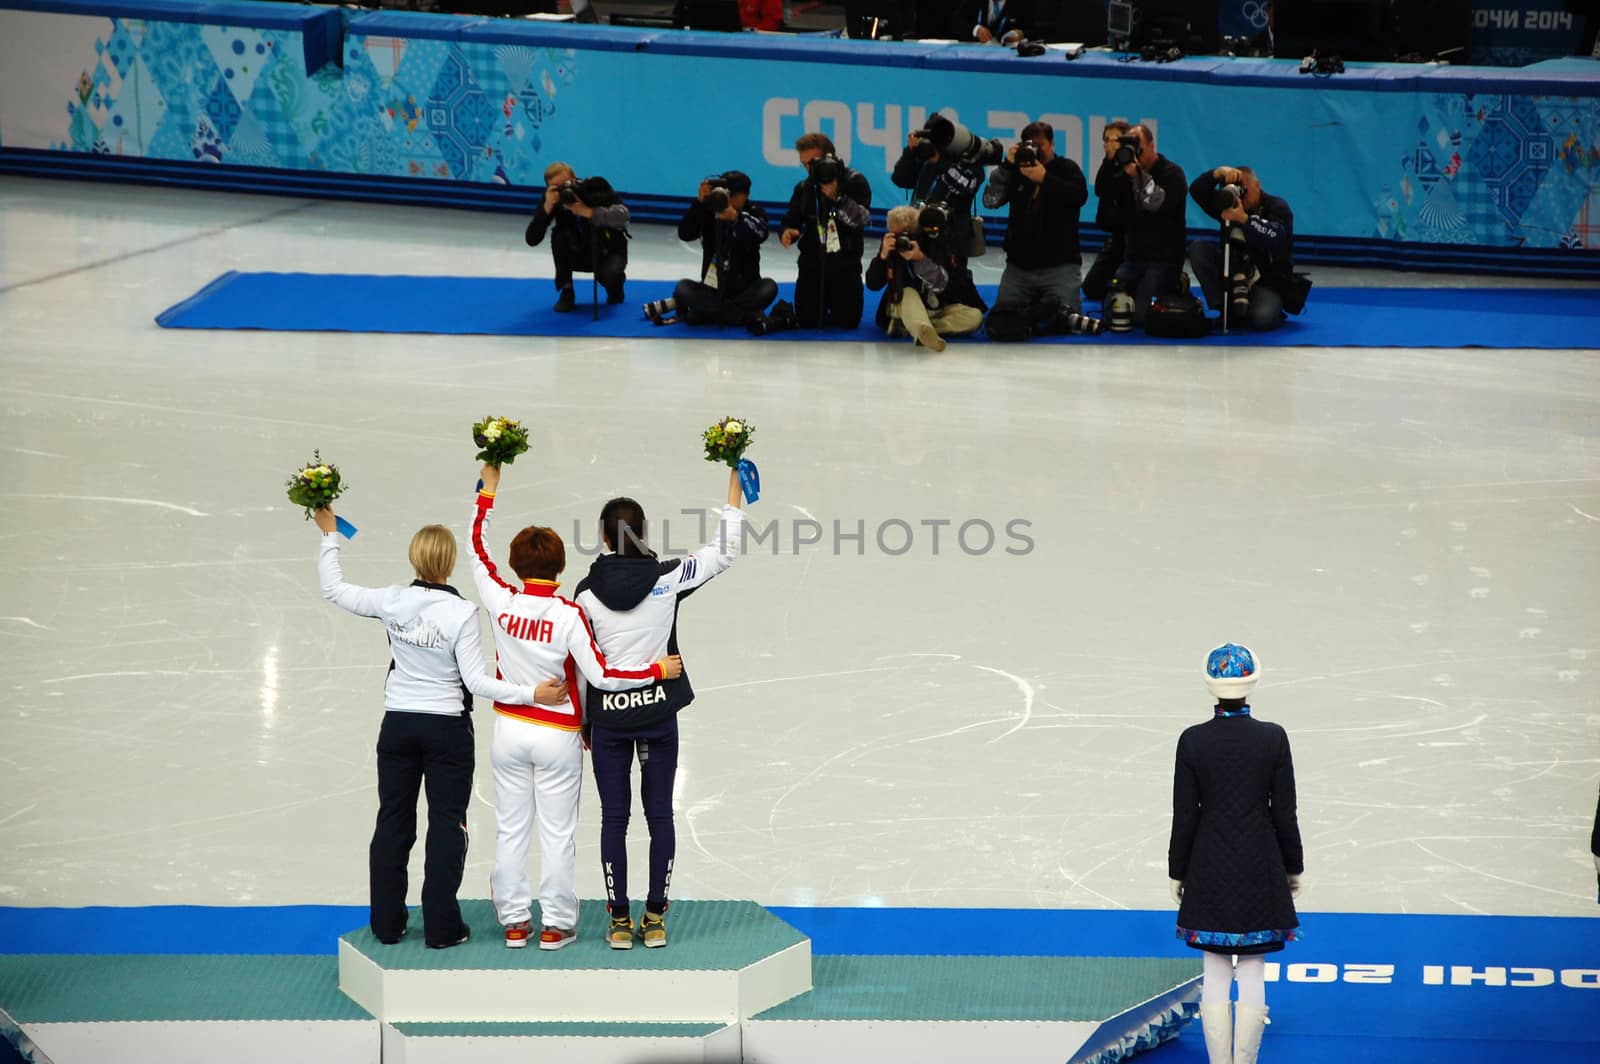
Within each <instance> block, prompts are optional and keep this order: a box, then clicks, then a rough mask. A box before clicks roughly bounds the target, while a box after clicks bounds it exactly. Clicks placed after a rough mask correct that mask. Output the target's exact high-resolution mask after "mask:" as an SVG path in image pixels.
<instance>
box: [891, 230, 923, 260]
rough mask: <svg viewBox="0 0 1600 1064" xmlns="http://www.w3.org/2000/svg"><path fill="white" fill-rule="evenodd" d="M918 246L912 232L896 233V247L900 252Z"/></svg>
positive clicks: (902, 252)
mask: <svg viewBox="0 0 1600 1064" xmlns="http://www.w3.org/2000/svg"><path fill="white" fill-rule="evenodd" d="M916 246H917V242H916V241H915V240H912V239H911V234H909V233H896V234H895V235H894V249H895V250H896V251H898V252H900V253H901V254H902V255H903V254H905V253H906V252H908V251H910V250H911V249H912V248H914V247H916Z"/></svg>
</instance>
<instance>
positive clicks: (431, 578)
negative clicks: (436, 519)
mask: <svg viewBox="0 0 1600 1064" xmlns="http://www.w3.org/2000/svg"><path fill="white" fill-rule="evenodd" d="M409 553H410V558H411V568H413V569H415V570H416V571H417V577H418V578H419V579H422V580H426V581H427V582H428V583H430V584H442V583H444V582H445V581H447V580H449V579H450V573H451V572H452V571H453V570H454V569H455V567H456V537H455V536H453V535H451V534H450V530H449V529H448V528H446V527H444V526H443V525H424V526H423V527H421V528H419V529H417V534H416V535H414V536H412V537H411V550H410V552H409Z"/></svg>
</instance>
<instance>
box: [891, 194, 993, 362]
mask: <svg viewBox="0 0 1600 1064" xmlns="http://www.w3.org/2000/svg"><path fill="white" fill-rule="evenodd" d="M924 218H926V219H928V220H930V221H933V222H934V223H935V224H936V225H937V226H938V230H937V231H935V230H934V228H933V226H929V227H927V228H924V227H923V225H922V224H921V223H922V221H923V220H924ZM886 224H887V226H888V230H889V231H888V232H886V233H885V234H884V235H883V242H882V244H881V245H880V246H879V248H878V254H877V255H875V256H874V257H873V259H872V263H871V265H869V266H868V267H867V287H868V288H870V289H872V290H873V291H874V292H876V291H878V290H879V289H884V293H883V298H882V299H881V300H879V301H878V314H877V321H878V327H879V328H881V329H883V330H884V331H885V332H887V333H888V334H889V335H890V336H895V335H899V334H902V333H910V334H911V336H912V338H913V339H914V340H915V341H916V342H917V343H919V344H921V345H922V346H923V347H926V348H929V349H930V350H933V351H943V350H944V348H945V342H944V340H943V337H945V336H962V335H965V334H966V333H970V332H976V331H977V330H978V327H979V326H981V325H982V324H983V311H984V306H983V298H982V297H981V296H979V295H978V290H977V288H976V287H975V286H974V285H973V283H972V275H971V274H970V273H968V272H967V269H966V267H964V266H962V265H961V264H960V263H958V262H957V261H956V259H955V256H954V255H952V254H951V253H950V252H949V251H948V250H946V249H945V248H944V247H943V246H942V243H943V242H942V236H943V232H944V229H943V227H944V226H945V225H946V224H948V223H947V218H946V216H945V212H944V210H943V209H942V208H940V207H936V206H935V207H927V208H924V209H923V210H922V211H918V209H917V208H916V207H912V206H909V205H901V206H899V207H892V208H890V210H889V216H888V218H887V219H886Z"/></svg>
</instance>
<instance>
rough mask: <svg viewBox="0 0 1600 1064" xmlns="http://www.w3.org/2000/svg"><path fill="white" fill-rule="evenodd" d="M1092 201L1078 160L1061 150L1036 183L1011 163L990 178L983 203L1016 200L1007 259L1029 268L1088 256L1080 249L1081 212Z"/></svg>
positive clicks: (1008, 224)
mask: <svg viewBox="0 0 1600 1064" xmlns="http://www.w3.org/2000/svg"><path fill="white" fill-rule="evenodd" d="M1088 201H1089V185H1088V183H1087V182H1086V181H1084V179H1083V171H1082V170H1080V169H1078V164H1077V163H1075V162H1073V161H1072V160H1071V159H1069V158H1067V157H1066V156H1065V155H1057V156H1056V157H1055V158H1053V159H1051V160H1050V161H1049V162H1048V163H1047V164H1045V168H1044V181H1042V182H1041V183H1039V184H1037V185H1035V184H1034V183H1033V182H1032V181H1029V180H1028V179H1027V178H1026V177H1024V176H1022V171H1020V170H1018V169H1017V168H1016V167H1015V166H1013V165H1011V164H1010V163H1001V164H1000V165H999V166H997V167H995V168H994V173H993V174H991V175H990V177H989V187H988V188H986V189H984V192H983V205H984V206H985V207H988V208H989V209H990V210H993V209H994V208H996V207H1000V206H1003V205H1005V204H1007V203H1009V204H1011V217H1010V218H1009V219H1008V220H1007V222H1006V263H1007V265H1012V266H1018V267H1020V268H1022V269H1025V270H1038V269H1045V268H1047V267H1050V266H1066V265H1069V264H1073V263H1080V262H1082V261H1083V256H1082V255H1081V254H1079V252H1078V213H1079V211H1081V210H1082V209H1083V205H1084V204H1085V203H1087V202H1088Z"/></svg>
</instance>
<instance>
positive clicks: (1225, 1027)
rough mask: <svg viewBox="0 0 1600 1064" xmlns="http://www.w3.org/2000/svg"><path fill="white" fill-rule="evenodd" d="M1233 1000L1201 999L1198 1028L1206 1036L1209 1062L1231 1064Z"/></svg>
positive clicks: (1212, 1063) (1211, 1063)
mask: <svg viewBox="0 0 1600 1064" xmlns="http://www.w3.org/2000/svg"><path fill="white" fill-rule="evenodd" d="M1232 1007H1233V1002H1231V1001H1202V1002H1201V1003H1200V1029H1201V1030H1202V1031H1204V1032H1205V1036H1206V1059H1207V1060H1208V1061H1209V1062H1210V1064H1233V1012H1232Z"/></svg>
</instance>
